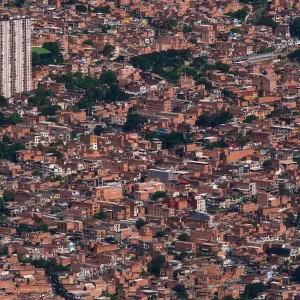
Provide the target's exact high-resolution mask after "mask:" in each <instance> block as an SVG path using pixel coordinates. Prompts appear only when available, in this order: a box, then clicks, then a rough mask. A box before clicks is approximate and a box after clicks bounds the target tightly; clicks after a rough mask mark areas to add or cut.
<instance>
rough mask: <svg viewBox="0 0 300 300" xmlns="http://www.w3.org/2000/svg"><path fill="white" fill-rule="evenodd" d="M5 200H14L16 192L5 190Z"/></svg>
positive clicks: (3, 196)
mask: <svg viewBox="0 0 300 300" xmlns="http://www.w3.org/2000/svg"><path fill="white" fill-rule="evenodd" d="M2 198H3V200H4V202H13V201H14V199H15V196H14V193H13V192H12V191H7V190H5V191H4V192H3V194H2Z"/></svg>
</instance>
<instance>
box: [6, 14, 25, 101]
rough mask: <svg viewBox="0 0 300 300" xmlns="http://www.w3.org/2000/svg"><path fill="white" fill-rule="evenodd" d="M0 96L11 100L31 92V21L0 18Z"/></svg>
mask: <svg viewBox="0 0 300 300" xmlns="http://www.w3.org/2000/svg"><path fill="white" fill-rule="evenodd" d="M0 52H1V55H0V95H2V96H4V97H5V98H11V97H13V96H14V95H15V94H19V93H22V92H25V91H30V90H31V21H30V19H29V18H27V17H24V16H14V17H9V16H0Z"/></svg>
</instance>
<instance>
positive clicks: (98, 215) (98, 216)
mask: <svg viewBox="0 0 300 300" xmlns="http://www.w3.org/2000/svg"><path fill="white" fill-rule="evenodd" d="M93 217H94V218H95V219H105V218H106V213H105V211H103V210H101V211H100V212H98V213H95V214H94V216H93Z"/></svg>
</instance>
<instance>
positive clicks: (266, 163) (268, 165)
mask: <svg viewBox="0 0 300 300" xmlns="http://www.w3.org/2000/svg"><path fill="white" fill-rule="evenodd" d="M271 166H272V160H270V159H267V160H265V161H264V162H263V167H264V168H270V167H271Z"/></svg>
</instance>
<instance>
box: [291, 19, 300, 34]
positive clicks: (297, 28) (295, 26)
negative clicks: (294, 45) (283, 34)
mask: <svg viewBox="0 0 300 300" xmlns="http://www.w3.org/2000/svg"><path fill="white" fill-rule="evenodd" d="M290 32H291V35H292V36H293V37H294V36H296V37H299V36H300V18H295V19H294V20H293V23H292V24H291V26H290Z"/></svg>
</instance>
